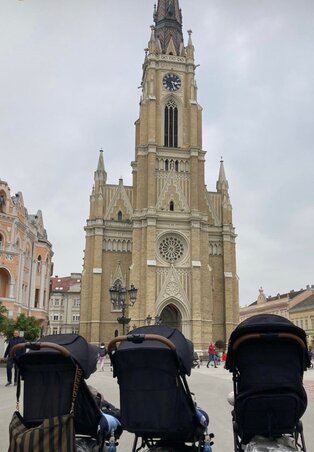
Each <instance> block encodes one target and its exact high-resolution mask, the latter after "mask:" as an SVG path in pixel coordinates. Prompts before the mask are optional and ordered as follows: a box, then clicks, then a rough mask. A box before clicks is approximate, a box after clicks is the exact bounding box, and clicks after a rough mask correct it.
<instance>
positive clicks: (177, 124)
mask: <svg viewBox="0 0 314 452" xmlns="http://www.w3.org/2000/svg"><path fill="white" fill-rule="evenodd" d="M154 21H155V25H154V26H152V27H151V36H150V39H149V42H148V47H147V49H145V59H144V64H143V76H142V84H141V88H142V92H141V99H140V111H139V118H138V120H137V121H136V123H135V142H136V144H135V157H134V160H133V161H132V163H131V166H132V172H133V184H132V186H125V185H124V184H123V181H122V180H121V179H120V181H119V184H118V185H109V184H107V174H106V171H105V164H104V155H103V152H102V151H101V152H100V155H99V160H98V166H97V169H96V171H95V184H94V187H93V190H92V194H91V197H90V215H89V218H88V220H87V225H86V228H85V230H86V245H85V257H84V269H83V274H82V292H81V319H80V333H81V334H82V335H83V336H85V337H86V338H87V339H88V340H89V341H91V342H94V343H99V342H101V341H105V342H108V341H109V340H110V339H111V338H112V337H113V335H114V334H117V332H119V333H121V331H122V326H121V325H119V324H118V323H117V317H119V314H120V315H121V312H120V310H119V307H118V306H114V305H113V304H112V303H111V300H110V294H109V289H110V287H111V286H112V285H114V284H116V283H118V284H120V285H122V286H123V287H126V288H128V287H130V285H131V284H134V286H135V287H136V288H137V289H138V293H137V300H136V302H135V304H134V306H133V307H130V308H129V309H128V312H127V315H128V317H129V318H130V319H131V320H130V323H129V324H128V328H133V327H134V326H141V325H145V324H146V323H147V319H148V318H150V317H152V318H154V317H155V318H156V317H158V318H160V319H161V322H162V323H163V324H167V325H171V326H175V327H177V328H179V329H180V330H181V331H182V332H183V334H185V335H186V337H188V338H189V339H191V340H193V342H194V345H195V348H196V349H197V350H205V349H207V346H208V343H209V341H211V340H214V341H216V340H223V341H226V340H227V339H228V337H229V335H230V333H231V332H232V330H233V329H234V327H235V326H236V325H237V323H238V312H239V297H238V277H237V274H236V243H235V239H236V234H235V229H234V226H233V222H232V206H231V203H230V197H229V187H228V181H227V178H226V175H225V169H224V163H223V161H221V162H220V168H219V174H218V180H217V183H216V191H213V192H211V191H208V190H207V188H206V185H205V155H206V152H205V150H204V149H203V145H202V107H201V106H200V105H199V103H198V100H197V84H196V78H195V68H196V64H195V59H194V46H193V43H192V32H191V31H189V32H188V40H187V45H186V46H185V45H184V41H183V34H182V15H181V10H180V8H179V2H178V0H174V1H169V0H159V2H158V4H157V6H156V7H155V11H154ZM217 167H218V165H217ZM217 173H218V168H217Z"/></svg>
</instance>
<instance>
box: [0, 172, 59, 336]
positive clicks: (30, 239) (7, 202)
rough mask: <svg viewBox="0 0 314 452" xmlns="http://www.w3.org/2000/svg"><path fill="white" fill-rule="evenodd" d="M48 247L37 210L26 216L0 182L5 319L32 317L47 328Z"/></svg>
mask: <svg viewBox="0 0 314 452" xmlns="http://www.w3.org/2000/svg"><path fill="white" fill-rule="evenodd" d="M52 256H53V252H52V246H51V243H50V242H49V241H48V237H47V232H46V230H45V228H44V222H43V216H42V212H41V210H38V211H37V213H36V214H31V215H30V214H28V212H27V209H26V207H25V205H24V200H23V195H22V193H21V192H18V193H16V194H15V195H13V196H12V195H11V192H10V187H9V186H8V184H7V182H5V181H3V180H0V301H1V302H2V303H3V305H4V306H5V307H6V308H7V309H8V316H9V318H12V319H15V318H16V317H17V316H18V315H19V314H25V315H27V316H34V317H36V318H37V319H38V320H39V321H40V324H41V327H42V331H43V332H46V331H47V326H48V300H49V287H50V276H51V273H52Z"/></svg>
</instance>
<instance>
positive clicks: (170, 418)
mask: <svg viewBox="0 0 314 452" xmlns="http://www.w3.org/2000/svg"><path fill="white" fill-rule="evenodd" d="M118 343H119V345H117V344H118ZM108 352H109V356H110V358H111V361H112V365H113V376H114V377H117V378H118V384H119V389H120V410H121V423H122V428H123V430H127V431H129V432H131V433H134V435H135V439H134V443H133V448H132V452H137V451H139V450H141V449H144V448H145V447H148V448H149V450H150V451H163V450H167V451H169V452H170V451H171V452H184V451H204V452H205V451H206V452H207V451H211V450H212V449H211V445H212V441H211V439H212V437H213V435H209V434H206V433H205V430H206V428H207V425H208V416H207V414H206V413H205V412H203V411H201V410H200V409H198V408H197V407H196V405H195V403H194V401H193V398H192V395H191V392H190V390H189V387H188V384H187V381H186V375H190V373H191V367H192V360H193V344H192V342H191V341H188V340H187V339H186V338H185V337H184V336H183V335H182V334H181V333H180V332H179V331H178V330H177V329H175V328H170V327H167V326H164V325H152V326H145V327H140V328H137V329H135V330H133V331H132V332H130V333H129V334H128V335H127V336H119V337H117V338H115V339H113V340H112V341H111V342H110V343H109V345H108ZM140 438H141V442H140V445H139V447H138V448H137V444H138V441H139V439H140Z"/></svg>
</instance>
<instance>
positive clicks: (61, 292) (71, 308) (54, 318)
mask: <svg viewBox="0 0 314 452" xmlns="http://www.w3.org/2000/svg"><path fill="white" fill-rule="evenodd" d="M81 278H82V275H81V273H71V276H65V277H59V276H54V277H53V278H51V293H50V299H49V312H48V314H49V334H61V333H63V334H67V333H68V334H78V333H79V324H80V305H81Z"/></svg>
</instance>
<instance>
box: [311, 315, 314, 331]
mask: <svg viewBox="0 0 314 452" xmlns="http://www.w3.org/2000/svg"><path fill="white" fill-rule="evenodd" d="M311 329H312V330H314V317H311Z"/></svg>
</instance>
